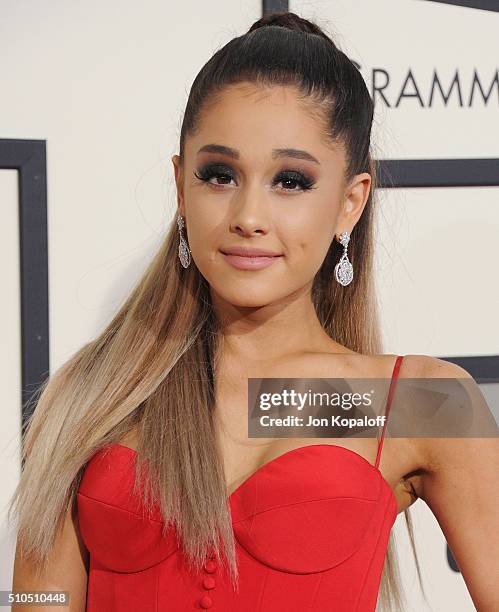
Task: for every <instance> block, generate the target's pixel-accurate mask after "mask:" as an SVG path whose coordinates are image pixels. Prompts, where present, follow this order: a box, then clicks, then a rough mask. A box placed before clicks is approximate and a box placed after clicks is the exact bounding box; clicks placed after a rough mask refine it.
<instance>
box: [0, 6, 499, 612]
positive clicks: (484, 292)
mask: <svg viewBox="0 0 499 612" xmlns="http://www.w3.org/2000/svg"><path fill="white" fill-rule="evenodd" d="M289 8H290V10H292V11H295V12H297V13H298V14H300V15H302V16H304V17H308V18H313V19H314V20H316V21H317V22H318V23H319V24H320V25H321V26H323V27H325V28H326V29H328V30H329V32H330V33H331V34H333V35H334V36H336V40H337V42H338V44H339V46H340V47H341V48H342V49H343V50H344V51H345V52H346V53H347V54H348V55H349V56H350V57H351V58H352V59H353V60H355V61H357V62H358V63H359V64H360V65H361V71H362V73H363V75H364V78H365V79H366V83H368V85H369V87H370V88H371V85H372V79H373V74H375V75H376V79H377V80H376V84H377V85H378V86H379V87H380V86H381V83H383V82H384V79H386V78H387V76H388V78H389V84H388V85H387V87H386V88H385V89H383V94H384V95H385V99H383V98H382V97H381V95H378V96H377V97H376V99H375V103H376V117H375V126H374V129H373V135H374V140H375V145H376V150H377V152H378V154H377V157H380V158H398V159H408V158H424V159H432V158H454V157H466V158H470V157H494V158H498V157H499V122H498V117H497V111H498V104H499V91H498V89H499V88H498V86H497V85H496V86H495V88H494V87H493V79H494V76H495V75H496V71H497V63H496V62H497V58H498V57H499V55H498V47H499V43H498V42H497V41H498V37H497V32H498V28H499V14H497V13H493V12H486V11H479V10H473V9H469V8H462V7H454V6H448V5H444V4H439V3H434V2H423V1H419V0H380V1H377V2H372V1H368V0H364V1H361V0H349V1H348V2H346V1H344V2H340V1H338V2H336V1H335V2H332V1H330V2H326V1H315V2H290V6H289ZM260 14H261V6H260V2H256V1H252V2H242V1H237V0H221V1H218V2H215V3H200V2H195V1H194V0H184V2H181V3H174V2H162V1H159V0H146V1H145V2H143V3H142V4H140V5H139V4H138V3H136V2H132V1H130V0H120V1H119V2H118V0H108V1H107V2H105V3H102V2H97V1H96V0H88V1H87V2H85V3H67V2H64V1H63V0H51V1H50V2H43V3H40V2H36V1H34V0H31V1H30V0H25V1H24V2H22V3H19V2H16V1H15V0H3V1H2V2H1V3H0V78H1V83H2V93H1V95H0V138H19V139H23V138H26V139H44V140H46V141H47V157H48V168H47V170H48V239H49V282H50V286H49V295H50V353H51V362H50V368H51V370H52V371H53V370H55V369H56V368H57V367H59V365H60V364H61V363H63V362H64V361H65V360H66V359H67V358H68V356H69V355H70V354H71V353H73V352H74V351H75V350H77V349H78V348H79V347H80V346H81V345H82V344H83V343H85V342H86V341H88V339H89V338H91V337H94V336H95V335H96V334H97V333H98V332H99V331H100V330H101V329H102V328H103V327H104V325H105V324H106V323H107V322H108V320H109V319H110V318H111V316H112V315H113V313H114V311H115V309H116V308H117V306H118V305H119V304H120V303H121V302H122V300H123V299H124V297H125V295H126V294H127V293H128V291H129V290H130V288H131V286H132V285H133V284H134V282H135V280H136V278H137V277H138V276H139V275H140V274H141V271H142V270H143V269H144V267H145V266H146V264H147V262H148V261H149V259H150V257H151V256H152V253H153V252H154V251H155V249H156V248H157V246H158V244H159V242H160V240H161V238H162V235H163V231H164V229H165V226H166V224H167V222H168V221H169V219H170V218H171V215H172V214H173V211H174V208H175V191H174V181H173V171H172V167H171V162H170V157H171V155H172V154H173V153H175V152H177V144H178V136H179V130H180V120H181V115H182V112H183V109H184V105H185V102H186V99H187V94H188V90H189V87H190V84H191V82H192V80H193V78H194V76H195V75H196V73H197V72H198V70H199V69H200V67H201V66H202V65H203V64H204V62H206V60H207V59H208V58H209V56H210V55H211V54H212V53H213V52H214V51H216V49H218V48H219V47H220V46H222V45H223V44H225V42H227V41H228V40H229V39H230V38H232V37H233V36H236V35H239V34H242V33H243V32H244V31H246V30H247V28H248V27H249V25H250V24H251V23H252V22H253V21H254V20H255V19H257V18H258V17H259V16H260ZM475 69H476V71H477V74H478V77H479V80H480V82H481V83H482V85H483V87H484V88H485V92H487V91H488V90H489V88H491V87H492V90H491V94H490V99H489V100H488V103H485V101H484V97H483V95H481V94H480V90H479V89H476V90H475V93H474V98H473V102H472V104H471V105H469V104H468V100H469V97H470V91H471V85H472V78H473V70H475ZM409 70H411V74H412V76H413V81H410V82H407V83H406V85H405V88H404V81H405V80H406V77H407V75H408V72H409ZM456 70H457V71H458V73H459V78H460V82H461V84H462V94H463V96H462V97H463V105H462V106H460V105H459V99H458V97H457V95H456V93H454V95H453V96H451V97H450V99H449V101H448V103H447V104H445V103H444V101H443V98H442V96H441V95H438V94H439V92H438V90H437V91H435V92H434V98H433V101H432V104H431V105H430V104H429V103H428V100H429V95H430V89H431V82H432V78H433V74H434V71H437V73H438V76H439V78H440V81H441V83H442V87H443V89H444V91H446V90H448V89H449V86H450V83H451V82H452V79H453V78H454V75H455V73H456ZM373 71H376V72H373ZM382 71H385V72H382ZM475 87H476V85H475ZM402 91H404V92H405V94H406V97H403V98H402V99H400V101H399V103H398V105H397V104H396V103H397V98H399V96H400V93H401V92H402ZM416 92H418V93H419V94H420V99H421V100H422V101H423V104H421V102H420V99H418V98H416V97H415V96H412V97H409V96H408V94H410V93H416ZM387 102H388V104H389V105H390V106H388V104H387ZM497 194H498V191H497V188H485V187H481V188H460V189H456V188H446V189H406V190H391V191H390V190H383V195H382V198H381V210H380V213H381V214H380V218H379V232H378V238H377V246H378V254H377V257H378V260H377V261H378V271H377V275H378V278H377V280H378V286H379V288H380V301H381V305H382V324H383V329H384V334H385V341H386V346H385V352H387V353H399V354H404V353H423V354H431V355H460V356H464V355H475V354H497V353H498V352H499V350H498V349H499V332H498V326H497V318H496V317H497V312H498V311H499V308H498V307H499V291H498V288H497V283H495V282H491V281H492V279H493V277H494V276H495V275H496V268H495V266H494V265H493V262H497V261H498V256H499V250H498V246H497V244H498V241H497V236H498V233H499V208H498V206H497ZM17 198H18V195H17V178H16V176H15V172H13V171H0V202H1V212H2V223H1V224H0V228H1V229H0V232H1V234H0V238H1V240H0V255H1V261H2V280H3V287H4V292H3V296H4V299H3V300H1V301H0V311H1V316H0V320H1V322H2V323H1V325H2V328H1V333H2V338H3V339H4V340H3V342H2V351H1V353H0V359H1V366H2V367H1V369H0V371H1V372H2V374H1V376H2V381H1V382H2V389H3V390H4V406H3V411H2V417H1V418H2V422H1V426H0V462H1V465H0V467H1V474H2V477H1V478H2V487H1V489H0V547H1V548H0V589H9V588H10V587H11V576H12V573H11V572H12V560H13V541H14V540H13V534H7V533H6V528H5V510H6V507H5V504H6V502H7V500H8V498H9V497H10V495H11V494H12V492H13V489H14V486H15V483H16V482H17V478H18V475H19V460H18V446H19V433H20V420H19V413H20V401H21V400H20V360H21V356H20V351H19V338H20V325H19V298H18V296H19V257H18V225H17V224H18V221H17V206H18V204H17ZM476 236H478V237H479V244H478V247H479V248H478V255H479V257H480V258H482V259H483V262H485V263H484V264H483V266H480V265H479V266H477V265H476V262H474V261H472V260H470V253H472V251H473V249H474V247H475V246H477V245H476V244H475V240H476ZM494 239H495V244H494ZM430 269H431V274H430V273H429V271H430ZM472 272H473V274H474V275H475V279H474V280H473V281H472V280H471V279H470V275H471V273H472ZM476 287H479V291H480V294H479V299H477V295H476V292H475V289H476ZM484 392H486V393H487V395H488V397H489V398H490V405H491V406H492V407H494V408H495V407H496V406H497V405H498V403H499V402H498V395H499V392H498V391H497V389H494V386H493V385H489V386H487V389H484ZM494 394H495V396H494ZM411 511H412V513H413V516H414V517H415V529H416V534H417V546H418V553H419V556H420V558H421V560H422V567H423V572H424V579H425V587H426V588H427V592H428V594H429V601H430V607H429V606H428V605H427V604H426V603H424V602H422V601H420V600H418V598H417V589H415V588H413V587H414V586H415V585H416V582H415V567H414V564H413V562H412V557H411V552H410V550H409V548H408V545H407V538H406V533H405V527H404V524H403V518H402V517H401V516H399V517H398V519H397V522H396V525H395V528H394V533H395V536H396V538H397V541H398V544H399V554H400V559H401V562H402V571H403V581H404V585H405V588H406V589H407V591H408V595H409V601H410V603H411V606H412V607H411V608H408V609H407V612H412V611H413V610H414V611H418V612H419V611H421V610H434V611H438V612H440V611H442V612H447V610H453V611H455V612H465V611H468V610H473V609H474V607H473V605H472V603H471V599H470V597H469V595H468V594H467V590H466V588H465V586H464V583H463V580H462V578H461V576H460V574H456V573H454V572H452V571H451V570H450V569H449V567H448V565H447V562H446V558H445V540H444V539H443V537H442V534H441V531H440V528H439V526H438V523H436V521H435V519H434V518H433V515H432V514H431V513H430V512H429V511H428V509H427V507H426V506H425V504H424V502H422V501H419V502H418V503H416V504H415V506H413V507H412V509H411Z"/></svg>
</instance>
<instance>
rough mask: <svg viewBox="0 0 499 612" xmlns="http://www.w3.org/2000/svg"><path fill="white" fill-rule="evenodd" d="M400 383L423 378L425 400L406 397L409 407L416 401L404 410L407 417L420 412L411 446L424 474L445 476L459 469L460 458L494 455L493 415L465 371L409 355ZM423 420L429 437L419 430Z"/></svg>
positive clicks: (434, 359) (418, 397)
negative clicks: (442, 474)
mask: <svg viewBox="0 0 499 612" xmlns="http://www.w3.org/2000/svg"><path fill="white" fill-rule="evenodd" d="M400 378H403V379H405V378H407V379H423V382H422V384H421V385H420V386H419V388H420V389H421V390H422V393H421V396H419V395H418V394H417V393H416V392H412V393H409V392H408V393H405V392H404V393H403V395H402V398H403V400H404V402H406V401H407V403H408V404H411V398H416V399H415V400H414V401H413V403H412V405H410V406H409V408H408V409H406V407H405V406H404V407H401V409H402V410H403V411H404V415H405V416H406V417H407V416H408V415H409V414H410V411H413V413H414V416H415V418H414V421H413V427H414V432H413V433H415V434H416V435H415V437H413V438H412V440H411V444H412V445H413V447H414V449H416V451H417V455H418V463H419V464H420V467H421V469H422V470H423V471H425V472H427V473H428V474H431V473H433V474H434V473H435V472H437V471H440V472H442V471H444V470H446V469H447V468H448V467H449V466H450V465H455V463H456V456H458V455H459V456H460V457H461V459H463V461H468V460H470V459H471V456H472V455H475V456H479V453H480V452H481V451H482V450H483V452H489V448H490V446H491V445H492V446H493V445H494V443H495V444H497V438H496V437H495V435H494V432H496V431H497V423H496V422H495V419H494V416H493V413H492V411H491V410H490V408H489V406H488V405H487V402H486V400H485V397H484V395H483V393H482V391H481V389H480V387H479V385H478V383H477V382H476V381H475V379H474V377H473V376H472V374H470V372H468V371H467V370H466V369H465V368H463V367H461V366H459V365H457V364H455V363H453V362H450V361H446V360H445V359H439V358H437V357H432V356H429V355H406V356H404V361H403V364H402V366H401V369H400ZM436 379H442V380H438V381H437V380H436ZM411 382H412V381H411ZM408 391H409V390H408ZM421 398H423V399H424V401H422V399H421ZM406 410H407V412H405V411H406ZM418 420H420V421H421V422H422V423H423V424H424V427H426V429H422V430H421V432H422V431H425V432H426V434H425V435H424V436H423V434H422V433H421V432H420V430H419V429H418V427H417V421H418ZM421 427H423V425H421ZM418 434H419V435H418ZM494 438H495V440H494ZM485 449H487V451H486V450H485Z"/></svg>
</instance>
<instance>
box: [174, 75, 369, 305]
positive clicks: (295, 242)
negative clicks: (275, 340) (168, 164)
mask: <svg viewBox="0 0 499 612" xmlns="http://www.w3.org/2000/svg"><path fill="white" fill-rule="evenodd" d="M184 157H185V159H184V167H183V168H182V167H180V166H179V163H178V162H179V158H178V156H177V155H175V156H174V157H173V158H172V161H173V163H174V169H175V180H176V184H177V193H178V204H179V213H180V214H182V215H183V216H184V218H185V222H186V228H185V229H184V236H185V237H186V239H187V241H188V243H189V248H190V250H191V254H192V259H193V263H195V265H196V266H197V268H198V269H199V271H200V272H201V274H202V275H203V276H204V277H205V278H206V280H207V281H208V283H209V284H210V286H211V290H212V292H214V293H215V295H214V296H213V297H214V298H218V299H222V300H226V301H227V302H228V303H230V304H232V305H234V306H239V307H259V306H264V305H267V304H270V303H273V302H277V301H279V300H282V299H283V298H286V297H289V296H291V295H292V294H293V293H296V292H300V291H302V290H303V289H310V288H311V286H312V282H313V279H314V276H315V274H316V272H317V271H318V270H319V268H320V266H321V264H322V262H323V261H324V258H325V256H326V254H327V251H328V248H329V246H330V244H331V241H332V240H333V239H334V236H335V234H336V235H339V234H340V232H342V231H348V232H351V231H352V229H353V227H354V225H355V223H356V222H357V220H358V218H359V217H360V215H361V213H362V210H363V208H364V205H365V202H366V200H367V197H368V193H369V187H370V175H369V174H366V173H364V174H361V175H357V176H356V177H355V180H354V181H352V182H351V183H350V184H349V185H345V183H344V170H345V164H346V159H345V155H344V152H343V150H342V149H341V148H339V147H338V148H331V146H328V145H327V144H326V143H325V142H324V141H323V128H322V127H321V124H320V122H319V120H318V119H317V118H316V117H314V116H313V115H312V114H311V113H310V114H309V113H308V112H307V111H306V109H305V107H304V106H303V103H301V104H300V102H299V100H298V98H297V96H296V93H295V90H294V89H293V88H290V87H272V88H267V89H262V88H261V87H256V86H254V85H252V84H250V83H243V84H238V85H234V86H231V87H229V88H227V89H226V90H224V92H223V95H222V96H220V98H219V100H218V101H217V102H216V103H214V104H212V105H210V106H209V107H208V108H207V109H206V110H205V111H204V112H203V114H202V116H201V119H200V122H199V129H198V131H197V133H196V134H195V135H194V136H189V137H188V138H186V142H185V156H184ZM237 247H241V248H243V249H244V248H246V249H266V250H268V251H271V252H272V253H274V254H275V255H276V256H275V257H272V258H265V259H262V258H246V257H243V258H242V257H238V256H236V255H234V256H232V257H231V256H227V255H224V252H226V251H227V250H229V249H231V248H237ZM191 265H192V264H191ZM212 295H213V293H212Z"/></svg>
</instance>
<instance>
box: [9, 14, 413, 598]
mask: <svg viewBox="0 0 499 612" xmlns="http://www.w3.org/2000/svg"><path fill="white" fill-rule="evenodd" d="M272 25H275V26H278V27H271V26H272ZM263 26H267V27H263ZM326 39H327V40H326ZM327 41H329V42H327ZM271 43H272V44H271ZM269 48H272V49H273V57H274V58H276V57H277V58H278V56H281V58H282V57H287V56H289V57H292V58H294V59H295V60H296V61H295V62H294V64H293V69H292V70H293V76H294V77H295V80H296V81H297V82H299V85H300V87H301V89H302V90H303V91H305V90H306V92H307V95H312V93H313V94H315V99H316V100H318V99H319V98H320V95H319V94H321V90H320V88H319V87H318V85H317V83H316V82H315V81H314V79H316V80H317V79H319V77H318V76H317V75H318V74H319V73H321V71H322V74H321V77H320V79H321V82H322V95H323V99H322V101H329V102H328V104H324V105H322V106H321V112H322V113H326V114H327V113H329V114H330V117H329V116H328V121H329V123H330V124H331V125H332V124H333V121H332V119H331V118H333V117H334V118H335V122H334V125H335V127H334V132H332V131H330V132H328V135H329V136H330V137H331V138H333V137H334V138H341V139H342V141H343V142H344V143H345V146H346V151H347V154H348V161H349V165H348V168H347V178H348V177H349V176H351V175H352V174H354V173H356V172H362V171H369V172H370V174H371V176H372V188H371V191H370V194H369V198H368V201H367V203H366V206H365V209H364V211H363V214H362V216H361V218H360V219H359V222H358V223H357V225H356V226H355V228H354V230H353V232H352V235H351V240H350V244H349V256H350V258H351V259H352V261H354V262H355V267H356V277H355V282H353V283H351V284H350V285H348V286H346V287H342V286H339V285H338V283H336V282H334V280H333V268H334V265H335V263H336V262H337V261H338V260H339V257H340V256H341V253H342V248H341V246H340V245H339V244H338V243H337V242H336V241H333V242H332V244H331V246H330V248H329V251H328V253H327V255H326V257H325V260H324V262H323V264H322V266H321V268H320V270H319V271H318V273H317V275H316V277H315V279H314V284H313V288H312V299H313V303H314V305H315V309H316V312H317V315H318V318H319V320H320V322H321V324H322V326H323V328H324V330H325V331H326V332H327V334H328V335H329V336H330V337H331V338H333V339H334V340H335V341H336V342H338V343H340V344H342V345H344V346H346V347H348V348H350V349H351V350H354V351H356V352H360V353H363V354H368V355H369V354H371V355H374V354H379V353H380V352H382V343H381V339H380V330H379V323H378V317H377V302H376V296H375V291H374V286H373V214H374V201H375V197H376V166H375V163H374V161H373V159H372V157H371V155H370V152H369V135H370V124H371V122H372V103H371V105H370V104H369V102H368V101H367V98H369V96H368V95H367V98H366V93H365V91H364V89H363V85H362V83H361V81H362V77H361V76H360V74H356V72H358V71H357V70H356V68H355V67H354V66H353V64H352V63H351V62H350V60H348V58H346V56H344V54H342V52H341V51H339V50H338V49H337V47H336V46H335V45H334V44H333V43H332V41H331V40H330V39H329V38H328V37H327V36H326V35H325V34H324V33H323V32H322V30H320V29H319V28H318V26H316V25H315V24H313V23H311V22H309V21H307V20H304V19H301V18H300V17H298V16H296V15H295V14H294V13H284V14H281V15H271V16H268V17H266V18H262V19H260V20H258V21H257V22H256V23H255V24H253V26H252V27H251V28H250V30H249V31H248V32H247V33H246V34H245V35H244V36H241V37H238V38H236V39H233V40H232V41H230V42H229V43H227V45H226V46H225V47H224V48H223V49H221V50H219V51H218V52H217V53H216V54H215V55H214V56H213V57H212V58H211V59H210V60H209V62H208V63H207V64H206V65H205V66H204V67H203V69H202V70H201V71H200V73H199V74H198V76H197V77H196V79H195V81H194V84H193V86H192V89H191V92H190V96H189V101H188V103H187V108H186V112H185V116H184V120H183V124H182V132H181V139H180V158H181V160H183V150H184V142H185V138H186V137H187V135H188V134H192V133H194V131H195V129H196V125H197V121H198V120H199V114H200V111H201V109H202V108H206V107H205V104H206V102H207V100H208V99H210V100H213V99H214V96H216V95H217V94H220V93H221V92H222V90H223V87H224V86H225V85H227V84H228V83H230V82H236V81H237V80H238V79H239V80H241V79H243V78H244V79H245V80H247V79H251V80H258V81H259V82H265V83H269V84H272V83H276V82H282V83H285V84H288V83H287V80H288V79H289V75H287V76H286V75H285V74H283V73H282V71H281V72H279V71H280V70H281V69H280V68H279V69H278V68H275V66H274V67H273V66H272V65H269V62H267V64H266V65H265V66H264V65H263V64H265V62H261V61H258V58H259V57H260V53H263V52H264V50H265V49H269ZM298 52H299V53H300V54H301V55H300V62H301V63H302V64H303V67H301V64H300V66H297V64H298V63H299V62H298V60H297V58H296V56H297V53H298ZM266 53H267V54H268V51H266ZM303 54H304V56H303V57H302V55H303ZM331 56H333V57H334V60H335V62H330V61H329V60H330V58H331ZM241 58H245V59H244V61H243V60H242V59H241ZM311 58H313V59H311ZM321 59H322V61H321ZM327 61H329V64H328V65H329V68H328V70H329V71H331V70H333V71H334V72H332V73H331V74H330V75H329V73H327V71H326V70H325V68H324V66H323V62H327ZM251 62H253V63H251ZM276 62H277V63H279V62H278V59H277V60H276ZM276 65H277V64H276ZM280 65H281V66H282V65H286V63H285V62H280ZM262 71H263V72H262ZM307 71H308V72H307ZM310 72H313V73H314V74H312V76H310V74H309V73H310ZM316 73H317V74H316ZM298 77H299V78H298ZM279 79H280V80H279ZM307 79H309V81H307ZM342 83H343V85H342ZM324 84H325V85H324ZM364 88H365V85H364ZM326 94H328V95H326ZM369 100H370V98H369ZM352 117H353V118H354V119H355V120H354V121H352ZM221 329H222V327H221V322H220V321H218V320H217V319H216V317H215V316H214V311H213V308H212V303H211V297H210V292H209V286H208V284H207V282H206V280H205V279H204V277H203V276H202V275H201V274H200V272H199V271H198V269H197V268H196V266H195V265H191V266H190V267H189V268H187V269H183V268H182V267H181V265H180V263H179V261H178V234H177V228H176V223H175V220H172V222H171V224H170V227H169V229H168V232H167V235H166V238H165V240H164V242H163V244H162V245H161V247H160V249H159V251H158V253H157V254H156V255H155V257H154V259H153V260H152V262H151V263H150V264H149V266H148V267H147V269H146V271H145V273H144V274H143V276H142V278H141V279H140V281H139V282H138V283H137V285H136V286H135V287H134V289H133V291H132V292H131V295H130V296H129V298H128V299H127V300H126V302H125V303H124V304H123V306H122V307H121V308H120V309H119V311H118V313H117V314H116V315H115V316H114V318H113V319H112V321H111V322H110V323H109V325H108V326H107V327H106V329H105V330H104V331H103V332H102V333H101V334H100V335H99V336H98V337H97V338H95V339H94V340H92V341H91V342H89V343H87V344H86V345H85V346H83V347H82V348H81V349H80V350H78V351H77V352H76V353H75V354H74V355H73V356H72V357H71V358H70V359H69V360H68V361H67V362H66V363H65V364H63V365H62V366H61V367H60V368H59V369H58V370H57V371H56V372H55V373H53V374H52V375H51V376H50V377H49V378H48V379H47V380H46V381H45V383H44V384H43V385H42V387H41V388H40V389H39V391H38V392H37V394H36V408H35V410H34V412H33V414H32V416H31V417H30V419H29V422H28V424H27V429H26V432H25V435H24V441H23V442H24V443H23V448H22V461H23V470H22V474H21V479H20V482H19V484H18V486H17V488H16V491H15V493H14V496H13V498H12V501H11V503H10V508H9V519H10V517H11V516H12V514H14V513H15V515H16V518H17V530H18V550H19V551H20V552H21V554H22V555H23V556H26V557H30V558H33V559H35V560H36V562H37V564H38V565H39V567H40V568H43V566H44V563H45V562H46V560H47V556H48V554H49V552H50V549H51V547H52V545H53V543H54V540H55V537H56V535H57V533H58V532H59V530H60V528H61V526H62V523H63V521H64V517H65V515H66V513H67V511H68V510H69V509H74V508H75V500H76V491H77V489H78V486H79V483H80V480H81V477H82V474H83V471H84V469H85V466H86V464H87V462H88V461H89V460H90V458H91V457H92V456H93V455H94V453H96V452H97V451H98V450H99V449H101V448H103V447H104V446H107V445H109V444H112V443H116V442H119V441H120V440H122V439H123V438H124V436H125V435H126V434H127V433H129V432H130V431H131V430H132V429H134V430H136V432H137V449H136V450H137V464H136V465H137V470H136V478H135V487H136V492H139V494H140V495H142V496H143V501H144V504H145V506H146V507H148V508H150V509H151V508H152V505H153V504H155V503H157V504H159V505H160V509H161V512H162V514H163V517H164V525H163V533H164V534H166V532H167V530H168V528H169V527H170V525H171V524H174V525H175V526H176V529H177V532H178V534H179V536H180V538H181V541H182V544H183V547H184V551H185V553H186V556H187V558H188V560H190V562H191V563H192V566H193V568H195V569H200V568H201V565H202V563H203V561H204V560H205V557H206V555H207V554H208V553H209V551H210V550H211V547H212V545H214V546H215V551H216V556H217V558H218V559H219V561H221V562H222V563H223V564H224V565H226V567H227V569H228V571H229V572H230V576H231V578H232V583H233V585H234V586H235V587H236V588H237V582H238V571H237V564H236V552H235V541H234V533H233V529H232V523H231V515H230V509H229V506H228V504H227V491H226V484H225V476H224V468H223V463H222V458H221V454H220V449H219V448H218V444H217V437H216V429H215V423H214V404H215V393H214V389H215V375H214V373H215V372H216V371H217V359H218V356H219V355H220V349H221V343H222V342H223V334H222V332H221ZM158 423H161V425H162V426H161V427H158ZM146 463H147V468H148V469H146ZM206 465H209V466H210V470H208V471H207V470H205V469H204V466H206ZM141 478H145V486H144V487H143V488H141V487H140V481H141ZM404 513H405V518H406V523H407V527H408V530H409V535H410V540H411V544H412V547H413V551H414V554H415V557H416V564H417V569H418V574H419V575H420V568H419V563H418V561H417V555H416V551H415V548H414V535H413V529H412V523H411V517H410V515H409V511H408V510H406V511H405V512H404ZM420 580H421V577H420ZM380 601H381V602H384V603H385V605H386V607H387V609H390V610H391V609H392V606H393V605H397V606H398V609H400V608H401V606H402V603H401V602H402V594H401V591H400V585H399V578H398V569H397V560H396V554H395V550H394V542H393V533H392V534H391V535H390V540H389V543H388V551H387V556H386V560H385V567H384V570H383V575H382V581H381V587H380ZM396 609H397V608H396Z"/></svg>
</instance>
